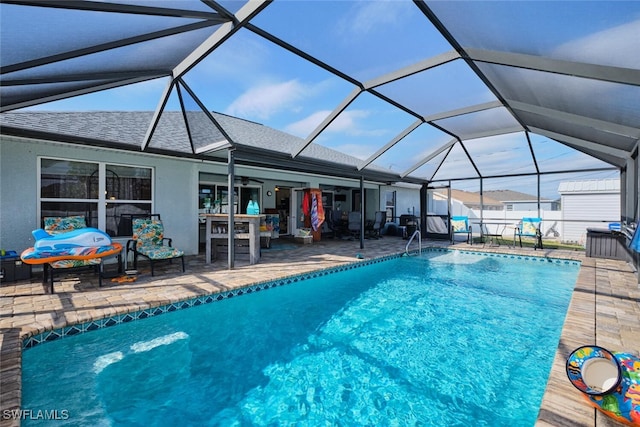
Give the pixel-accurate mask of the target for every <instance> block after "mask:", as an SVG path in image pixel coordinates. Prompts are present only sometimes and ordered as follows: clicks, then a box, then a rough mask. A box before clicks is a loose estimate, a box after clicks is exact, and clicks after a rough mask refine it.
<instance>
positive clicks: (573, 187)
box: [558, 178, 620, 244]
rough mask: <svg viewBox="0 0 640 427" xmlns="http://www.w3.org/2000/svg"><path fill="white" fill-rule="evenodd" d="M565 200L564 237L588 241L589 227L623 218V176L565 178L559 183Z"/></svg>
mask: <svg viewBox="0 0 640 427" xmlns="http://www.w3.org/2000/svg"><path fill="white" fill-rule="evenodd" d="M558 193H560V197H561V201H562V224H561V225H562V231H561V235H562V240H563V241H565V242H576V243H580V244H584V243H585V242H586V233H587V228H591V227H593V228H608V223H609V222H619V221H620V180H619V179H615V178H612V179H600V180H596V179H592V180H582V181H565V182H561V183H560V185H559V186H558Z"/></svg>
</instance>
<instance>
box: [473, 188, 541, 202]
mask: <svg viewBox="0 0 640 427" xmlns="http://www.w3.org/2000/svg"><path fill="white" fill-rule="evenodd" d="M484 194H485V195H487V196H489V197H492V198H493V199H495V200H500V201H501V202H502V203H509V202H537V201H538V197H537V196H534V195H531V194H526V193H520V192H518V191H512V190H491V191H485V192H484ZM540 201H541V202H552V201H553V200H551V199H545V198H542V197H541V198H540Z"/></svg>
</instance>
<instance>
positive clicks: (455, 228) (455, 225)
mask: <svg viewBox="0 0 640 427" xmlns="http://www.w3.org/2000/svg"><path fill="white" fill-rule="evenodd" d="M456 234H466V235H467V243H468V244H470V245H471V244H473V233H472V231H471V225H469V217H468V216H452V217H451V242H452V243H453V244H455V243H456Z"/></svg>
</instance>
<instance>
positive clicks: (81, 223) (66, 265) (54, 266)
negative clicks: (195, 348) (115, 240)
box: [42, 215, 103, 294]
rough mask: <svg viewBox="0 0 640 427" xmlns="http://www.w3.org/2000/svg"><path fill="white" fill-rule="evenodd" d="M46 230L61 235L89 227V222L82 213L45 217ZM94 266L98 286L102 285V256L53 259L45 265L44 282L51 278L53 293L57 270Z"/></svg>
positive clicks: (52, 291) (50, 284)
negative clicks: (83, 258) (82, 258)
mask: <svg viewBox="0 0 640 427" xmlns="http://www.w3.org/2000/svg"><path fill="white" fill-rule="evenodd" d="M43 225H44V231H46V232H47V233H48V234H51V235H59V234H63V233H68V232H70V231H74V230H79V229H82V228H87V222H86V219H85V217H84V216H82V215H73V216H65V217H45V218H44V224H43ZM79 268H85V269H86V268H93V269H94V271H95V272H96V274H97V275H98V286H102V276H103V263H102V258H91V259H85V260H81V259H63V260H57V261H51V262H48V263H46V264H44V265H43V274H42V284H43V285H44V284H46V283H47V281H48V280H49V281H50V283H49V286H50V290H51V293H52V294H53V293H54V288H53V281H54V272H55V271H56V270H63V269H64V270H67V269H79Z"/></svg>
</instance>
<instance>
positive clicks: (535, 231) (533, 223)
mask: <svg viewBox="0 0 640 427" xmlns="http://www.w3.org/2000/svg"><path fill="white" fill-rule="evenodd" d="M541 225H542V218H522V221H520V223H519V224H518V225H517V226H516V228H515V230H514V232H513V246H514V247H515V245H516V237H518V239H519V241H520V247H522V237H523V236H524V237H533V238H534V239H535V245H534V246H533V249H534V250H536V249H538V248H540V249H543V247H542V232H541V231H540V226H541Z"/></svg>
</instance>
